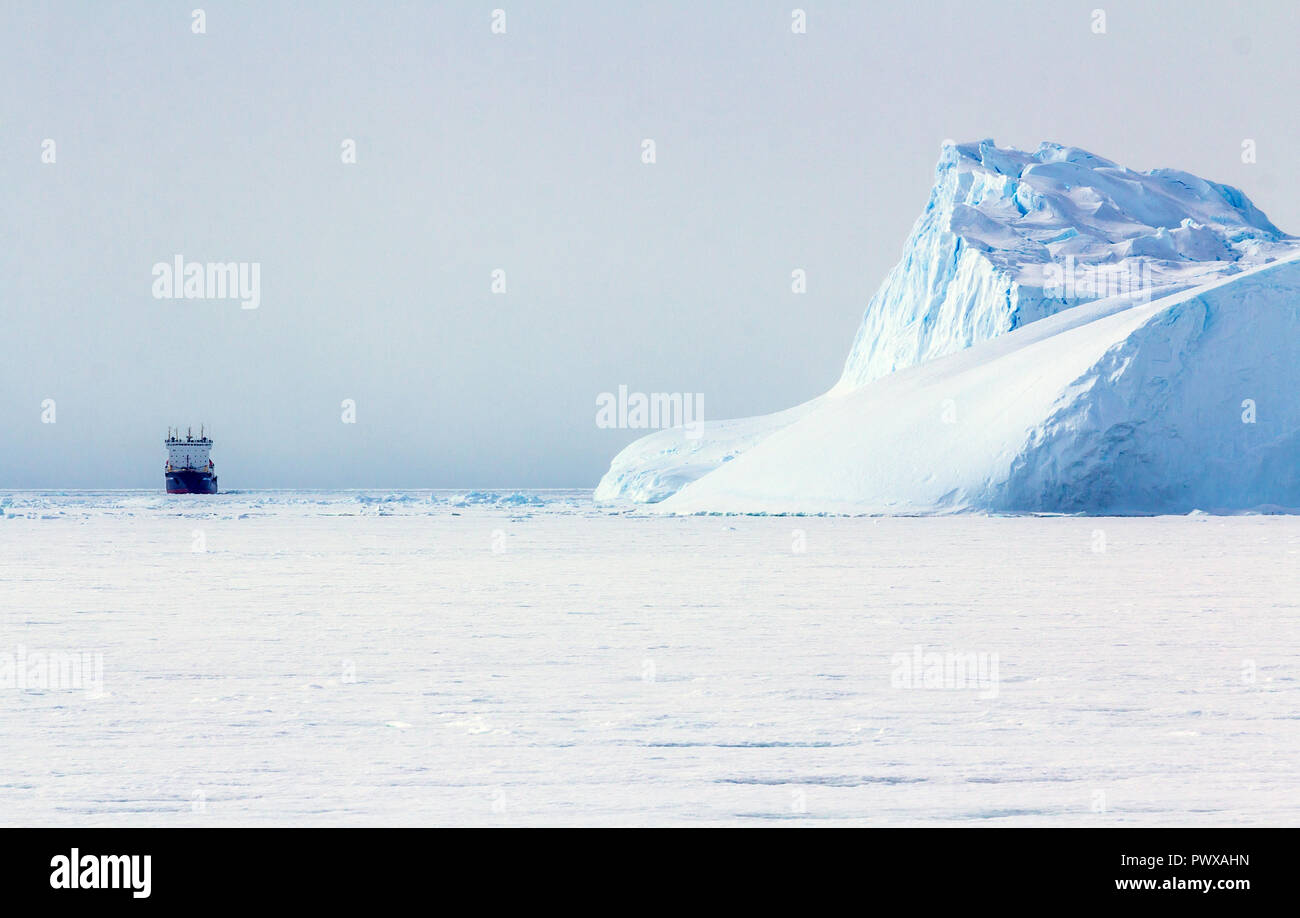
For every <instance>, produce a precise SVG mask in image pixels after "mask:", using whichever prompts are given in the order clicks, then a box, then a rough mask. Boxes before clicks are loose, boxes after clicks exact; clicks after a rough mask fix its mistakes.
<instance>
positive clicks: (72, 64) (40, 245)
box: [0, 0, 1300, 490]
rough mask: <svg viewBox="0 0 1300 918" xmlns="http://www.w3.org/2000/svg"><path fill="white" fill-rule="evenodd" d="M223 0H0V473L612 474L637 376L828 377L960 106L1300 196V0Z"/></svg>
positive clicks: (736, 396) (109, 482)
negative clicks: (615, 405)
mask: <svg viewBox="0 0 1300 918" xmlns="http://www.w3.org/2000/svg"><path fill="white" fill-rule="evenodd" d="M200 3H203V0H190V2H188V3H185V4H170V3H158V2H120V3H113V4H107V3H102V2H85V3H59V2H50V3H45V4H40V5H36V4H5V5H4V6H3V7H0V215H2V216H0V220H2V221H3V222H0V226H2V227H3V236H2V237H0V348H2V349H0V488H161V486H162V466H163V460H164V457H165V452H164V449H163V445H162V440H163V438H164V436H165V434H166V431H167V428H168V426H180V427H182V428H185V427H186V426H187V425H193V427H194V430H195V432H196V433H197V431H198V426H199V424H200V423H203V424H205V425H207V428H208V430H209V431H210V432H211V433H212V434H213V435H214V438H215V445H214V448H213V451H212V456H213V459H214V460H215V462H216V465H217V471H218V473H219V474H220V476H221V485H222V488H223V490H239V489H246V488H353V487H354V488H441V487H445V488H547V487H592V486H594V485H595V483H596V481H597V480H598V479H599V477H600V476H601V474H602V473H603V472H604V471H605V469H606V468H607V467H608V463H609V460H610V458H611V457H612V456H613V455H614V454H615V453H617V452H618V451H619V450H620V449H621V448H622V447H623V446H625V445H626V444H627V443H629V442H631V441H632V440H633V439H635V438H636V437H637V436H638V435H639V434H640V433H643V431H637V430H629V429H609V428H607V427H601V426H598V425H597V423H596V416H597V400H598V399H599V398H600V397H601V394H602V393H606V392H609V393H616V392H617V391H618V389H619V387H620V386H626V387H627V389H628V390H629V391H631V392H645V393H684V394H686V393H690V394H695V393H698V394H699V395H700V396H701V397H702V398H701V404H702V410H703V414H704V417H705V418H713V419H721V418H728V417H743V416H749V415H755V414H764V413H769V412H772V411H777V410H781V409H783V408H787V407H790V406H792V405H795V404H797V403H800V402H803V401H806V400H807V399H809V398H812V397H814V396H816V395H818V394H820V393H821V392H823V391H825V390H826V389H827V388H829V387H830V386H831V385H832V384H833V383H834V382H835V380H836V379H837V378H838V376H839V373H840V370H841V368H842V366H843V362H844V358H845V356H846V355H847V354H848V351H849V347H850V345H851V344H852V341H853V334H854V331H855V330H856V328H857V325H858V323H859V321H860V319H861V315H862V310H863V308H864V307H865V305H866V303H867V300H868V299H869V298H870V296H871V294H872V293H873V292H874V290H875V289H876V287H877V286H878V285H879V284H880V282H881V281H882V280H883V278H884V276H885V274H886V273H887V272H888V270H889V268H890V267H891V266H892V265H893V264H894V262H895V261H897V259H898V257H899V254H900V253H901V250H902V246H903V242H904V239H905V238H906V235H907V233H908V231H909V230H910V228H911V226H912V223H913V222H914V221H915V220H916V218H917V216H918V215H919V214H920V212H921V209H922V208H923V206H924V204H925V201H926V197H927V194H928V191H929V187H930V184H931V181H932V179H933V174H934V165H935V162H936V160H937V158H938V155H939V147H940V144H941V143H942V141H943V140H944V139H949V138H950V139H954V140H957V141H959V142H964V141H970V140H979V139H982V138H994V139H996V141H997V142H998V143H999V144H1000V145H1003V146H1006V145H1012V146H1017V147H1021V148H1025V147H1028V148H1030V149H1033V148H1035V147H1036V146H1037V144H1038V143H1039V142H1040V141H1043V140H1051V141H1055V142H1059V143H1065V144H1070V145H1074V146H1079V147H1083V148H1085V149H1088V150H1091V151H1093V152H1095V153H1098V154H1100V155H1102V156H1105V157H1107V158H1109V159H1112V160H1115V161H1116V162H1119V163H1121V164H1123V165H1126V166H1129V167H1131V168H1135V169H1142V170H1145V169H1151V168H1157V167H1174V168H1179V169H1184V170H1186V171H1189V172H1192V173H1195V174H1197V175H1200V176H1202V177H1204V178H1207V179H1211V180H1214V181H1220V182H1226V183H1228V184H1231V185H1235V186H1237V187H1239V188H1241V189H1242V190H1243V191H1245V192H1246V194H1247V195H1249V196H1250V197H1251V199H1252V200H1253V201H1254V202H1255V204H1256V205H1257V206H1258V207H1260V208H1261V209H1262V210H1263V211H1264V212H1265V213H1266V214H1268V216H1269V217H1270V219H1272V220H1273V222H1274V223H1275V224H1277V225H1278V226H1279V227H1281V228H1282V229H1283V230H1286V231H1288V232H1292V233H1295V232H1300V171H1297V170H1295V169H1294V168H1291V166H1292V164H1293V163H1294V161H1295V153H1294V151H1296V150H1297V149H1300V119H1297V118H1296V117H1295V102H1296V87H1297V86H1300V62H1298V61H1300V57H1298V56H1297V55H1296V54H1295V41H1296V36H1297V31H1298V27H1300V8H1297V7H1296V6H1295V4H1294V3H1293V2H1291V0H1276V2H1262V0H1261V2H1255V3H1250V4H1240V5H1238V4H1231V5H1230V4H1227V3H1211V2H1196V0H1179V2H1174V0H1169V2H1160V3H1155V2H1140V0H1139V2H1134V0H1126V2H1125V3H1123V4H1106V5H1104V6H1103V5H1102V4H1103V3H1104V0H1087V2H1082V3H1079V2H1064V0H1061V2H1023V3H1019V2H1009V0H990V2H986V3H972V2H969V0H964V2H925V0H912V2H908V3H904V4H877V3H869V4H868V3H849V2H844V3H831V2H804V3H802V4H800V6H799V7H798V8H801V9H803V10H804V11H805V13H806V32H803V33H796V32H795V31H793V30H792V22H793V20H792V15H791V13H792V10H793V9H795V8H796V7H795V4H794V3H793V2H791V3H785V4H778V3H763V2H754V0H739V2H714V0H692V2H684V0H663V2H654V3H652V2H645V3H639V2H619V3H609V2H605V0H599V2H598V0H591V2H560V0H549V2H520V3H516V2H512V0H489V2H486V3H473V2H459V0H450V2H439V3H434V2H421V3H398V2H392V3H388V2H383V3H381V2H368V3H361V2H353V3H330V2H317V3H312V4H292V3H287V2H252V3H236V2H223V3H205V4H203V6H202V7H201V8H202V10H203V13H204V16H203V22H202V25H203V27H204V31H203V32H202V33H196V32H195V31H194V29H195V27H196V20H195V19H194V17H193V14H192V11H193V10H194V9H195V8H196V7H197V6H198V5H199V4H200ZM304 7H306V8H304ZM1099 7H1100V8H1101V9H1103V10H1104V11H1105V14H1106V15H1105V31H1104V33H1098V32H1097V31H1095V28H1096V24H1097V22H1098V20H1097V17H1096V15H1095V13H1094V11H1095V10H1097V9H1098V8H1099ZM496 8H501V9H503V10H504V12H505V19H504V24H505V31H504V33H502V32H500V31H494V30H493V25H494V22H496V23H497V24H498V25H497V27H498V29H499V28H500V25H499V23H500V17H496V18H495V19H494V9H496ZM647 139H648V140H653V141H654V154H655V155H654V162H652V163H648V162H645V161H644V159H645V155H644V151H645V146H644V141H646V140H647ZM1247 139H1249V140H1253V141H1254V142H1255V144H1254V145H1255V151H1256V158H1255V159H1256V161H1255V162H1253V163H1245V162H1243V161H1242V143H1243V141H1244V140H1247ZM349 140H350V141H352V142H353V143H354V145H355V162H344V159H345V158H346V155H345V154H346V152H347V151H346V150H345V142H346V141H349ZM48 141H53V145H52V146H51V145H50V144H49V143H47V142H48ZM1288 150H1289V151H1292V152H1291V153H1288V152H1287V151H1288ZM51 158H52V159H53V161H49V160H50V159H51ZM177 255H181V256H182V257H183V259H184V260H185V262H187V263H188V262H197V263H202V264H206V263H209V262H212V263H223V264H224V263H230V262H234V263H242V264H245V265H248V266H250V269H251V266H254V265H256V267H257V271H258V277H259V281H260V283H259V293H260V296H259V299H258V302H257V304H256V305H257V308H255V309H245V308H242V305H241V302H240V301H239V300H237V299H230V298H207V299H198V298H190V299H186V298H174V299H172V298H159V297H157V296H155V295H154V294H155V292H156V290H157V288H156V286H155V280H156V275H155V265H158V264H160V263H164V264H171V263H172V262H173V260H174V258H175V256H177ZM796 269H802V270H803V271H804V272H806V278H807V290H806V292H804V293H801V294H800V293H794V292H793V291H792V289H791V278H792V273H791V272H792V271H794V270H796ZM494 272H501V273H497V274H494ZM502 282H504V292H494V290H493V286H494V283H495V285H496V286H497V288H498V289H499V288H501V286H502Z"/></svg>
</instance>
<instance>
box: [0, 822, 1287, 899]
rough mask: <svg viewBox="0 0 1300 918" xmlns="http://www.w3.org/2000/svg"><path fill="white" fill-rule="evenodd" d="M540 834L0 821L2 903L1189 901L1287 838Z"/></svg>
mask: <svg viewBox="0 0 1300 918" xmlns="http://www.w3.org/2000/svg"><path fill="white" fill-rule="evenodd" d="M547 831H548V830H545V829H542V830H532V831H529V830H495V831H489V830H473V829H471V830H464V831H461V832H459V833H458V834H456V835H455V836H452V835H451V833H450V832H449V831H447V830H436V829H9V830H4V831H0V848H2V849H3V857H0V864H3V866H2V867H0V883H3V888H4V890H5V898H6V902H7V903H8V904H10V905H13V904H16V903H18V902H21V901H25V900H29V899H39V900H42V901H43V902H48V903H49V904H50V905H57V904H58V903H59V901H60V900H66V901H67V902H68V903H69V904H71V902H72V900H74V899H75V900H76V904H78V905H90V904H92V903H94V904H98V903H99V902H106V901H108V900H114V901H115V902H116V903H118V904H121V905H135V904H139V905H145V904H146V903H154V902H157V903H164V904H168V905H175V904H178V903H189V902H199V903H202V904H204V905H243V904H253V903H262V902H276V901H281V900H283V901H286V902H288V901H292V902H295V903H298V904H302V903H313V902H318V903H320V904H321V905H329V906H338V905H340V904H342V903H346V902H351V901H355V902H357V903H359V904H360V903H372V904H373V903H374V902H375V901H377V897H378V899H379V900H382V899H383V898H387V897H388V896H392V895H399V894H410V895H428V894H430V893H433V894H435V895H437V896H452V895H456V896H457V897H458V898H459V897H460V896H461V895H462V894H465V893H469V894H473V893H472V891H473V890H479V891H480V892H481V893H483V894H485V895H486V896H487V897H488V898H489V899H491V900H497V899H499V897H500V896H501V895H502V894H503V893H504V894H505V895H506V896H509V895H510V894H511V893H514V894H516V895H519V894H528V893H529V891H531V893H533V894H536V895H539V896H541V895H542V891H547V895H550V894H553V893H554V892H556V891H558V889H560V888H562V887H568V888H569V890H570V895H579V894H580V895H581V896H582V897H589V896H590V895H591V891H592V890H594V889H597V888H605V887H607V886H608V884H610V883H611V882H614V883H617V884H618V885H619V886H621V887H623V888H624V889H625V894H626V895H628V896H632V897H633V898H635V899H638V900H639V901H641V900H642V897H644V903H646V904H649V903H652V902H653V901H655V900H659V899H661V898H662V897H665V896H669V895H671V896H674V897H676V896H678V895H680V894H681V891H682V890H685V889H687V888H690V887H697V886H700V885H701V884H702V888H703V889H706V890H711V891H712V892H711V893H710V895H711V896H712V895H721V894H722V892H723V888H724V887H725V889H726V891H727V897H728V898H734V899H737V900H747V899H751V898H760V899H766V898H768V897H769V896H771V897H776V898H781V899H785V898H789V897H793V898H796V899H797V898H798V897H800V896H808V897H812V898H816V899H820V898H822V896H823V895H824V894H825V893H826V892H830V891H834V892H836V894H837V895H839V894H842V893H843V891H844V890H845V889H846V887H852V888H853V892H852V894H853V895H854V896H856V897H858V898H860V899H865V900H868V901H874V900H876V899H879V898H880V897H891V898H892V897H898V896H901V897H903V901H905V902H906V901H915V902H917V903H918V904H920V903H924V904H925V905H926V906H930V905H934V904H944V903H951V904H953V905H963V904H965V905H971V904H974V903H976V902H984V903H986V904H989V903H995V904H1003V903H1025V904H1032V903H1043V902H1051V901H1060V902H1069V903H1076V902H1077V903H1112V902H1113V903H1120V902H1123V901H1125V900H1133V901H1136V902H1140V903H1144V904H1152V905H1153V904H1156V903H1168V904H1170V905H1173V906H1174V907H1181V906H1182V905H1183V904H1185V903H1187V902H1189V901H1192V900H1200V901H1202V902H1206V903H1213V904H1214V905H1216V906H1221V907H1224V908H1233V907H1234V906H1237V905H1241V904H1245V903H1247V902H1251V903H1258V902H1261V901H1264V900H1261V899H1259V898H1258V897H1260V896H1264V897H1267V898H1268V899H1272V898H1274V897H1279V896H1285V895H1287V893H1288V892H1290V890H1291V887H1292V880H1291V878H1290V877H1289V876H1284V873H1288V872H1289V870H1290V866H1291V861H1292V858H1293V853H1292V852H1293V848H1294V845H1295V842H1296V837H1295V835H1294V834H1293V832H1292V831H1291V830H1276V829H1260V830H1243V829H1230V830H1221V829H1185V830H1184V829H1178V830H1176V829H1151V830H1148V829H1125V830H1110V829H1101V830H1098V829H1086V830H1079V829H1074V830H1066V829H863V830H852V829H840V830H825V831H821V832H809V831H806V830H799V829H793V830H786V831H766V832H757V831H747V830H743V829H740V830H736V829H719V830H714V831H713V832H711V833H708V834H705V833H704V832H703V831H697V832H684V831H680V830H673V829H667V830H647V831H644V832H641V833H639V834H636V835H634V834H633V833H632V832H629V831H627V830H622V831H618V830H615V831H616V833H617V834H614V833H611V832H609V831H606V832H602V833H600V834H596V833H595V832H591V831H589V832H567V833H565V834H564V835H563V836H561V837H544V835H543V834H542V833H546V832H547ZM717 833H722V834H721V835H719V834H717ZM611 835H613V837H610V836H611ZM458 891H459V892H458ZM972 896H976V897H977V898H975V899H973V898H972ZM677 901H678V902H679V904H680V902H681V901H682V900H680V899H677ZM880 901H882V902H883V901H886V900H885V899H880ZM539 904H540V903H539ZM610 904H611V905H612V904H613V903H612V902H611V903H610Z"/></svg>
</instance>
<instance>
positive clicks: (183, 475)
mask: <svg viewBox="0 0 1300 918" xmlns="http://www.w3.org/2000/svg"><path fill="white" fill-rule="evenodd" d="M163 445H164V446H166V447H167V465H166V466H165V467H164V469H163V474H164V475H165V476H166V479H167V493H168V494H216V493H217V473H216V466H215V465H214V464H213V463H212V460H211V459H210V458H209V457H208V453H210V452H211V451H212V440H211V438H209V437H207V436H204V429H203V428H202V427H200V428H199V436H198V439H195V438H194V429H193V428H190V429H188V430H187V431H186V432H185V436H184V437H181V432H180V428H175V429H172V428H168V430H167V439H166V440H164V441H163Z"/></svg>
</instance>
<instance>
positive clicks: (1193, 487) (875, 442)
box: [596, 140, 1300, 513]
mask: <svg viewBox="0 0 1300 918" xmlns="http://www.w3.org/2000/svg"><path fill="white" fill-rule="evenodd" d="M1297 255H1300V240H1297V239H1296V238H1295V237H1292V236H1289V235H1287V234H1285V233H1283V232H1281V231H1280V230H1279V229H1278V228H1277V227H1275V226H1273V224H1272V223H1270V222H1269V221H1268V219H1267V218H1266V217H1265V216H1264V214H1263V213H1261V212H1260V211H1259V210H1258V209H1257V208H1255V206H1254V205H1253V204H1252V203H1251V202H1250V201H1249V200H1248V199H1247V198H1246V196H1245V195H1244V194H1242V193H1241V192H1240V191H1238V190H1237V189H1235V188H1232V187H1230V186H1226V185H1220V184H1216V183H1213V182H1208V181H1205V180H1203V179H1199V178H1197V177H1195V176H1192V175H1189V174H1187V173H1184V172H1178V171H1174V170H1168V169H1160V170H1154V171H1152V172H1147V173H1137V172H1133V171H1131V170H1128V169H1125V168H1122V167H1120V166H1117V165H1115V164H1114V163H1112V162H1110V161H1109V160H1106V159H1103V158H1101V157H1098V156H1095V155H1093V154H1090V153H1087V152H1084V151H1082V150H1078V149H1075V148H1070V147H1062V146H1058V145H1055V144H1043V145H1042V146H1040V147H1039V149H1038V150H1037V152H1035V153H1032V154H1030V153H1024V152H1021V151H1017V150H1011V149H1003V148H999V147H997V146H996V145H994V144H993V142H992V141H987V140H986V141H982V142H980V143H975V144H962V145H953V144H949V145H945V147H944V149H943V151H942V155H941V157H940V160H939V166H938V169H937V173H936V180H935V185H934V188H933V190H932V192H931V194H930V199H929V202H928V203H927V205H926V208H925V211H924V213H923V214H922V215H921V217H920V219H919V220H918V221H917V223H916V226H915V227H914V228H913V231H912V233H911V235H910V236H909V238H908V240H907V244H906V246H905V248H904V253H903V258H902V260H901V261H900V262H899V264H898V265H897V266H896V267H895V268H894V269H893V270H892V271H891V272H890V274H889V276H888V277H887V278H886V280H885V282H884V284H883V285H882V286H881V288H880V290H879V291H878V292H877V293H876V295H875V296H874V297H873V298H872V300H871V302H870V303H869V304H868V306H867V309H866V314H865V315H864V317H863V321H862V325H861V327H860V329H859V331H858V334H857V336H856V339H855V341H854V344H853V348H852V350H851V351H850V353H849V357H848V359H847V361H846V362H845V366H844V371H843V374H842V376H841V378H840V380H839V382H838V383H837V384H836V385H835V387H834V388H832V389H831V391H830V392H828V393H826V394H825V395H823V396H821V397H819V398H817V399H814V400H813V401H811V402H808V403H806V404H805V405H801V406H798V407H797V408H793V409H790V410H788V411H785V412H782V413H780V414H777V415H771V416H768V417H764V418H749V419H745V420H743V421H729V422H717V423H714V424H712V425H705V428H704V430H703V431H702V435H699V436H695V437H688V436H686V432H685V431H683V430H680V429H677V430H665V431H659V432H658V433H656V434H653V435H651V436H649V437H645V438H642V439H641V440H638V441H637V442H635V443H633V444H631V445H630V446H629V447H628V448H627V449H625V450H624V451H623V452H622V453H620V454H619V455H618V456H617V457H615V459H614V461H613V463H612V464H611V467H610V470H609V472H608V473H607V474H606V476H605V477H604V479H602V481H601V483H600V486H599V487H598V489H597V492H596V496H597V498H598V499H602V500H617V499H631V500H637V501H644V502H659V501H662V503H661V504H660V506H661V507H662V509H664V510H670V511H674V512H711V511H723V512H727V511H733V512H827V511H829V512H934V511H944V510H961V509H979V510H1007V511H1062V512H1088V513H1161V512H1186V511H1188V510H1191V509H1194V508H1203V509H1211V510H1232V509H1252V508H1259V507H1268V506H1283V507H1289V508H1293V507H1300V261H1293V259H1294V258H1295V257H1296V256H1297Z"/></svg>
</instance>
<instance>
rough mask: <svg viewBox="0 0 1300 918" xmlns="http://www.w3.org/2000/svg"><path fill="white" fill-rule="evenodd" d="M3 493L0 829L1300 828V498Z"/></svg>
mask: <svg viewBox="0 0 1300 918" xmlns="http://www.w3.org/2000/svg"><path fill="white" fill-rule="evenodd" d="M0 503H2V504H3V510H4V518H3V519H0V654H3V653H8V654H14V653H15V652H16V648H17V647H18V646H19V645H21V646H22V647H24V648H26V652H27V653H29V654H30V653H50V652H90V653H101V654H102V655H103V686H102V692H100V693H95V694H93V695H91V694H88V693H85V692H82V691H77V690H40V689H28V690H19V689H16V688H13V687H7V688H0V726H2V728H3V735H4V737H5V751H4V757H3V768H2V769H0V823H4V824H8V825H29V824H38V823H39V824H46V823H50V824H57V825H198V826H205V825H229V824H237V825H245V824H269V823H274V824H283V823H288V824H328V825H338V824H345V825H368V824H482V825H534V824H599V825H627V824H638V825H639V824H700V823H706V824H728V825H731V824H740V825H754V824H774V823H775V824H805V823H814V824H865V825H899V824H906V825H945V824H960V825H1098V826H1111V825H1124V826H1127V825H1252V824H1284V825H1296V824H1300V768H1298V767H1297V763H1298V762H1300V718H1297V714H1296V712H1297V710H1300V682H1297V675H1296V669H1295V661H1296V660H1297V659H1300V607H1298V605H1297V602H1296V596H1297V595H1300V589H1297V587H1300V581H1298V579H1297V573H1296V571H1297V562H1300V518H1297V517H1287V516H1236V517H1213V516H1205V515H1201V514H1195V515H1190V516H1184V517H1160V518H1090V519H1083V518H1075V517H1003V518H999V517H979V516H969V515H968V516H944V517H926V518H907V517H897V518H890V517H886V518H867V517H858V518H847V517H811V518H799V519H789V518H777V517H728V518H720V517H703V516H698V517H697V516H689V517H673V516H661V515H653V514H644V513H637V512H632V513H629V512H626V511H619V512H612V511H610V510H607V509H601V508H600V507H598V506H595V505H593V503H592V501H591V496H590V493H589V492H587V493H581V492H511V491H501V492H473V493H464V492H457V493H451V492H437V493H430V492H248V493H231V494H222V495H216V496H214V497H202V496H195V497H186V498H180V499H177V498H168V497H166V496H163V495H157V494H153V493H149V494H145V493H140V492H100V493H94V494H85V493H64V494H58V493H32V492H21V493H19V492H0ZM196 533H197V534H201V535H202V541H203V544H204V547H205V548H206V550H205V551H202V552H196V551H193V550H192V549H193V547H194V545H195V539H196ZM800 548H803V549H804V550H803V551H799V550H798V549H800ZM494 549H496V550H494ZM918 646H919V647H921V648H922V649H923V652H925V653H942V654H947V653H953V654H979V655H985V658H991V656H992V655H994V654H996V655H997V672H998V678H997V681H996V686H995V687H996V691H995V692H989V691H986V690H984V687H980V686H975V687H972V686H970V685H957V684H953V685H947V686H946V687H945V686H942V685H940V686H937V687H926V686H925V685H924V684H923V683H922V684H915V683H913V684H906V683H903V684H900V683H899V682H898V680H896V679H895V674H896V670H897V667H898V659H899V655H901V657H902V658H910V657H911V655H913V654H914V653H915V649H916V648H917V647H918Z"/></svg>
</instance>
